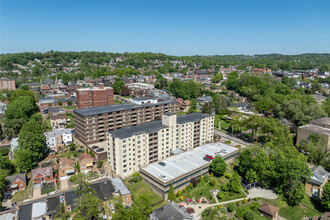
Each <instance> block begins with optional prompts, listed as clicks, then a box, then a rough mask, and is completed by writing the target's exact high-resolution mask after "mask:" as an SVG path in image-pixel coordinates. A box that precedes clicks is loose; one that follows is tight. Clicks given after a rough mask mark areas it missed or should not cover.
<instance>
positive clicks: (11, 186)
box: [5, 173, 26, 192]
mask: <svg viewBox="0 0 330 220" xmlns="http://www.w3.org/2000/svg"><path fill="white" fill-rule="evenodd" d="M5 183H6V186H5V191H7V192H8V191H14V190H20V189H25V188H26V174H25V173H21V174H16V175H11V176H7V177H6V178H5Z"/></svg>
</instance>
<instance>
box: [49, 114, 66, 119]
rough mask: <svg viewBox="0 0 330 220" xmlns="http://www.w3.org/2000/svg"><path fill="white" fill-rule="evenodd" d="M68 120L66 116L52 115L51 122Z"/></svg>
mask: <svg viewBox="0 0 330 220" xmlns="http://www.w3.org/2000/svg"><path fill="white" fill-rule="evenodd" d="M57 119H66V116H65V115H51V116H50V120H57Z"/></svg>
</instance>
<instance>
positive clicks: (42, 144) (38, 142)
mask: <svg viewBox="0 0 330 220" xmlns="http://www.w3.org/2000/svg"><path fill="white" fill-rule="evenodd" d="M46 151H47V144H46V137H45V135H44V130H43V128H42V126H41V125H40V124H38V123H37V122H36V121H35V120H30V121H29V122H26V123H25V124H24V125H23V126H22V129H21V130H20V133H19V136H18V149H17V151H16V152H15V157H14V158H15V162H16V165H17V167H18V168H19V169H20V171H28V170H30V169H32V168H34V167H35V166H36V165H37V164H38V162H39V161H41V160H42V159H43V158H44V157H45V155H46Z"/></svg>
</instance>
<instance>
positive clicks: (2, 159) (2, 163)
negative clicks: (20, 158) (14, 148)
mask: <svg viewBox="0 0 330 220" xmlns="http://www.w3.org/2000/svg"><path fill="white" fill-rule="evenodd" d="M0 168H1V169H3V170H8V172H9V173H10V174H12V173H13V172H14V171H15V165H14V164H13V163H12V162H11V161H10V160H9V157H8V156H7V155H6V156H0Z"/></svg>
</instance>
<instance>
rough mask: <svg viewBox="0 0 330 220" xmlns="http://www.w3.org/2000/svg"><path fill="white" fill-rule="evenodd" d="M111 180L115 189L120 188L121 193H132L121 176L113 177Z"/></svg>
mask: <svg viewBox="0 0 330 220" xmlns="http://www.w3.org/2000/svg"><path fill="white" fill-rule="evenodd" d="M111 182H112V185H113V186H114V188H115V190H116V191H117V190H118V191H119V192H120V194H121V195H127V194H131V192H130V191H129V190H128V189H127V187H126V185H125V183H124V182H123V181H122V180H121V179H120V178H119V177H117V178H113V179H111Z"/></svg>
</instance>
